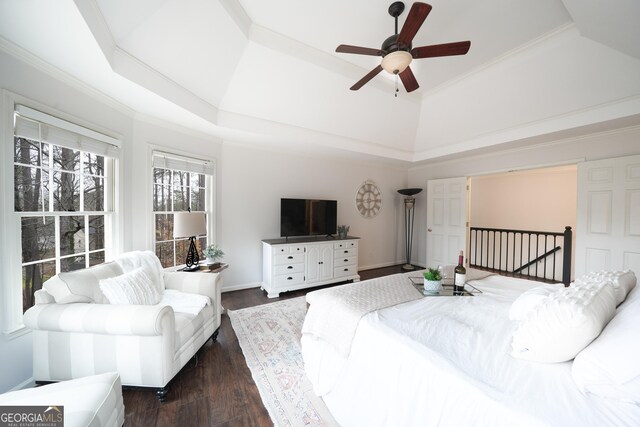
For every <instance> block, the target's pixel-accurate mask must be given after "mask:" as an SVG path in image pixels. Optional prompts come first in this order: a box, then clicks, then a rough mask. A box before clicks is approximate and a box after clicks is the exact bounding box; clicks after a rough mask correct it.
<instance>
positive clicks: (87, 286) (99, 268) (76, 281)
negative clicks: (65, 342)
mask: <svg viewBox="0 0 640 427" xmlns="http://www.w3.org/2000/svg"><path fill="white" fill-rule="evenodd" d="M121 274H122V269H121V268H120V266H119V265H118V264H116V263H115V262H106V263H104V264H99V265H96V266H93V267H90V268H84V269H82V270H75V271H69V272H65V273H60V274H57V275H55V276H53V277H52V278H51V279H49V280H47V281H46V282H45V283H44V284H43V285H42V287H43V288H44V289H45V290H46V291H47V292H48V293H49V294H50V295H51V296H53V298H54V299H55V300H56V303H57V304H70V303H74V302H89V303H98V304H103V303H105V302H107V301H106V300H105V298H104V295H103V294H102V292H101V291H100V280H102V279H107V278H109V277H115V276H119V275H121Z"/></svg>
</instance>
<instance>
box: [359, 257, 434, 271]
mask: <svg viewBox="0 0 640 427" xmlns="http://www.w3.org/2000/svg"><path fill="white" fill-rule="evenodd" d="M406 262H407V261H406V260H404V259H403V260H398V261H395V262H384V263H381V264H373V265H361V266H359V267H358V271H365V270H373V269H376V268H384V267H393V266H394V265H401V264H405V263H406ZM411 265H415V266H416V267H420V268H423V269H424V268H426V267H424V266H423V265H421V264H416V263H415V262H412V263H411Z"/></svg>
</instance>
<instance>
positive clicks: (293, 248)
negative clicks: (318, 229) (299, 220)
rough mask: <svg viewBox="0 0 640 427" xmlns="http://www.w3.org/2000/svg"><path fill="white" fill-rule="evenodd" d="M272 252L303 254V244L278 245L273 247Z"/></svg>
mask: <svg viewBox="0 0 640 427" xmlns="http://www.w3.org/2000/svg"><path fill="white" fill-rule="evenodd" d="M272 250H273V253H274V254H276V255H278V254H303V253H304V246H297V245H278V246H274V247H273V249H272Z"/></svg>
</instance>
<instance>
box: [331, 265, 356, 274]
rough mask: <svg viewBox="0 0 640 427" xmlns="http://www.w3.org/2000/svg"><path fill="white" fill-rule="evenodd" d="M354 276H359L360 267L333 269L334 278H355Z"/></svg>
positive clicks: (351, 266)
mask: <svg viewBox="0 0 640 427" xmlns="http://www.w3.org/2000/svg"><path fill="white" fill-rule="evenodd" d="M354 274H358V267H357V266H355V265H347V266H342V267H336V268H334V269H333V277H344V276H353V275H354Z"/></svg>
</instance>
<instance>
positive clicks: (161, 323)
mask: <svg viewBox="0 0 640 427" xmlns="http://www.w3.org/2000/svg"><path fill="white" fill-rule="evenodd" d="M140 269H142V270H144V272H145V274H146V276H145V277H148V278H149V279H151V280H150V282H152V283H153V285H155V286H156V287H157V291H158V292H160V293H162V301H161V302H160V303H158V304H154V305H126V304H118V305H116V304H110V303H109V301H108V299H107V298H106V297H105V294H104V293H103V292H102V291H101V287H100V282H101V281H102V283H103V286H104V283H105V279H110V278H114V277H117V278H119V279H123V278H127V277H131V275H132V274H136V273H139V271H140ZM221 288H222V280H221V277H220V275H219V274H218V273H210V272H206V273H198V272H168V271H164V270H163V268H162V266H161V265H160V261H159V260H158V258H157V257H156V256H155V254H153V252H150V251H144V252H141V251H136V252H129V253H126V254H123V256H121V257H119V258H117V259H116V260H115V261H113V262H108V263H104V264H100V265H97V266H94V267H91V268H88V269H83V270H76V271H72V272H67V273H60V274H58V275H56V276H54V277H52V278H51V279H49V280H47V281H46V282H45V283H44V285H43V289H42V290H40V291H38V292H36V305H34V306H33V307H31V308H30V309H29V310H27V311H26V312H25V314H24V324H25V325H26V327H28V328H29V329H31V330H32V335H33V376H34V379H35V380H36V381H37V382H51V381H63V380H69V379H73V378H79V377H84V376H87V375H94V374H99V373H104V372H110V371H117V372H118V373H119V374H120V379H121V381H122V384H123V385H129V386H138V387H152V388H156V389H157V392H156V393H157V396H158V399H159V400H160V401H164V399H165V396H166V394H167V384H168V383H169V381H171V379H172V378H173V377H174V376H175V375H176V374H177V373H178V372H179V371H180V369H181V368H182V367H183V366H184V365H185V364H186V363H187V362H188V361H189V360H190V359H191V358H192V357H193V356H194V355H195V353H196V352H197V351H198V350H199V349H200V348H201V347H202V346H203V345H204V344H205V343H206V342H207V340H208V339H209V338H211V339H213V340H215V339H216V337H217V333H218V328H219V326H220V320H221V314H222V306H221V304H220V291H221ZM103 289H104V288H103ZM176 291H178V292H176ZM194 294H195V295H194ZM197 295H204V296H206V297H208V298H202V297H198V296H197ZM169 296H171V298H169ZM197 298H200V301H199V302H200V303H202V302H203V301H208V302H209V304H208V305H205V306H204V307H198V306H195V303H196V302H194V301H192V300H193V299H197ZM166 304H170V305H166Z"/></svg>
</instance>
